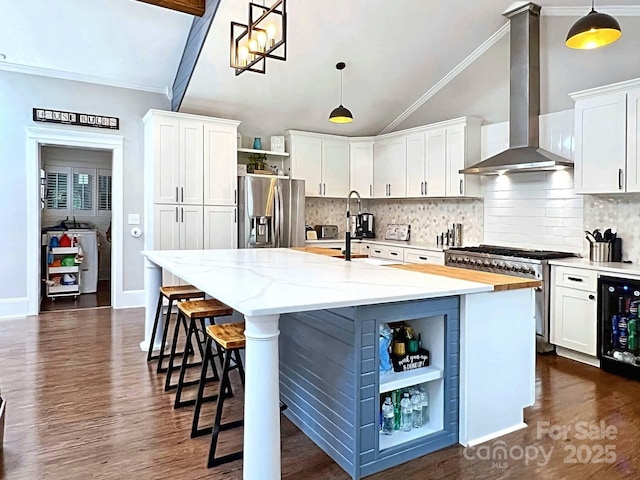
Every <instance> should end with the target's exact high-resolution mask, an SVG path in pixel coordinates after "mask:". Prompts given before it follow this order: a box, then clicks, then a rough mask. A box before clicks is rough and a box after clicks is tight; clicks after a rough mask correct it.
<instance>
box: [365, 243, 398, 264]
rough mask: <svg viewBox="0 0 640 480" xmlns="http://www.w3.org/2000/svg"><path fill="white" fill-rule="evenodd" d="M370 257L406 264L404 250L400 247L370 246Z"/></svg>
mask: <svg viewBox="0 0 640 480" xmlns="http://www.w3.org/2000/svg"><path fill="white" fill-rule="evenodd" d="M369 257H371V258H384V259H385V260H397V261H398V262H404V249H403V248H398V247H388V246H386V245H370V246H369Z"/></svg>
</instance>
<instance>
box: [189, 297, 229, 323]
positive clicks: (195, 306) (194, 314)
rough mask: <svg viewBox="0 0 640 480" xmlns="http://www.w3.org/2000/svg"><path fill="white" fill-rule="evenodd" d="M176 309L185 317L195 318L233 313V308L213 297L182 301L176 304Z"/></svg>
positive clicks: (223, 315)
mask: <svg viewBox="0 0 640 480" xmlns="http://www.w3.org/2000/svg"><path fill="white" fill-rule="evenodd" d="M178 310H180V311H181V312H182V313H183V314H184V315H185V316H186V317H188V318H193V319H196V320H197V319H200V318H210V317H225V316H227V315H231V314H233V308H231V307H229V306H227V305H225V304H224V303H222V302H221V301H220V300H216V299H215V298H211V299H209V300H191V301H189V302H182V303H179V304H178Z"/></svg>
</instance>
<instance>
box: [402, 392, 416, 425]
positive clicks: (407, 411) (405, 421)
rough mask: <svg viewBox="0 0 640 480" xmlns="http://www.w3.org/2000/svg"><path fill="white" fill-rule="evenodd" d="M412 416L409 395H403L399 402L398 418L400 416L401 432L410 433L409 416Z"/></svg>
mask: <svg viewBox="0 0 640 480" xmlns="http://www.w3.org/2000/svg"><path fill="white" fill-rule="evenodd" d="M412 414H413V407H412V406H411V399H410V398H409V394H408V393H405V394H404V396H403V397H402V400H401V401H400V416H401V420H400V423H401V428H402V431H403V432H409V431H411V416H412Z"/></svg>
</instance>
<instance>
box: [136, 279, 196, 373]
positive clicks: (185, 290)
mask: <svg viewBox="0 0 640 480" xmlns="http://www.w3.org/2000/svg"><path fill="white" fill-rule="evenodd" d="M165 298H166V299H167V300H168V301H169V305H168V306H167V314H166V317H165V321H164V329H163V331H162V343H161V345H160V352H159V353H158V355H153V344H154V343H155V341H156V334H157V330H158V322H159V321H160V315H161V314H162V303H163V299H165ZM198 298H204V292H203V291H201V290H198V289H197V288H196V287H194V286H193V285H174V286H161V287H160V293H159V295H158V307H157V308H156V317H155V321H154V322H153V331H152V333H151V342H150V343H149V351H148V352H147V362H150V361H151V360H158V368H157V370H156V371H157V373H163V372H166V371H167V368H166V367H163V366H162V363H163V361H164V356H165V353H164V349H165V347H166V344H167V335H168V333H169V321H170V320H171V310H172V308H173V303H174V302H182V301H186V300H195V299H198ZM184 327H185V333H186V323H185V325H184ZM182 354H183V352H178V354H177V355H182Z"/></svg>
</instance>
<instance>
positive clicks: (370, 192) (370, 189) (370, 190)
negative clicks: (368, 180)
mask: <svg viewBox="0 0 640 480" xmlns="http://www.w3.org/2000/svg"><path fill="white" fill-rule="evenodd" d="M369 196H370V197H373V185H369Z"/></svg>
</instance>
